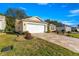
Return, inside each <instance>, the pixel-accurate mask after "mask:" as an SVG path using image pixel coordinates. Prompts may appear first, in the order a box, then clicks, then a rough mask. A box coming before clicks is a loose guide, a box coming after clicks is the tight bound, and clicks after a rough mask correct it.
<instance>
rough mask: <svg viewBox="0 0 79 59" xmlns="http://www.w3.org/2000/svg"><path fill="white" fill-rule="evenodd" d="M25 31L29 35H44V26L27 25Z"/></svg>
mask: <svg viewBox="0 0 79 59" xmlns="http://www.w3.org/2000/svg"><path fill="white" fill-rule="evenodd" d="M27 30H28V31H29V32H30V33H44V25H36V24H27Z"/></svg>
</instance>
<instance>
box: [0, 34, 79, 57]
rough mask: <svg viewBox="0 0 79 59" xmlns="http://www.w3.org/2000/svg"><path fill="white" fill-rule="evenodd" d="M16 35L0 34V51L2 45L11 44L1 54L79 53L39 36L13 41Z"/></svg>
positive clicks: (43, 54) (52, 54)
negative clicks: (11, 48)
mask: <svg viewBox="0 0 79 59" xmlns="http://www.w3.org/2000/svg"><path fill="white" fill-rule="evenodd" d="M15 38H16V35H11V34H4V35H0V51H1V49H2V48H3V47H5V46H8V45H13V46H14V48H13V50H11V51H7V52H0V55H2V56H75V55H79V54H77V53H74V52H72V51H70V50H68V49H65V48H63V47H61V46H59V45H56V44H52V43H49V42H47V41H45V40H42V39H39V38H33V39H32V40H25V41H21V42H17V41H15Z"/></svg>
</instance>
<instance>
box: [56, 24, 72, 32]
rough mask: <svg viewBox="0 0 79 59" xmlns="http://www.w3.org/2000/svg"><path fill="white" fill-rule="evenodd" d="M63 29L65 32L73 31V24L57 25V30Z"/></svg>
mask: <svg viewBox="0 0 79 59" xmlns="http://www.w3.org/2000/svg"><path fill="white" fill-rule="evenodd" d="M62 30H64V31H65V32H71V26H68V25H63V26H61V27H57V31H62Z"/></svg>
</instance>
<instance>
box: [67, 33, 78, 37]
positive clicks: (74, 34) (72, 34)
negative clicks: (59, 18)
mask: <svg viewBox="0 0 79 59" xmlns="http://www.w3.org/2000/svg"><path fill="white" fill-rule="evenodd" d="M68 36H70V37H74V38H79V34H78V33H69V34H68Z"/></svg>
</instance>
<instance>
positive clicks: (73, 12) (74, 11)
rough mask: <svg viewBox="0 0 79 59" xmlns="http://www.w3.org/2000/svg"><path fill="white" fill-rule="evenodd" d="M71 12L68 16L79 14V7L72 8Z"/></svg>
mask: <svg viewBox="0 0 79 59" xmlns="http://www.w3.org/2000/svg"><path fill="white" fill-rule="evenodd" d="M69 13H70V15H67V16H68V17H74V16H79V9H76V10H70V11H69Z"/></svg>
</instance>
